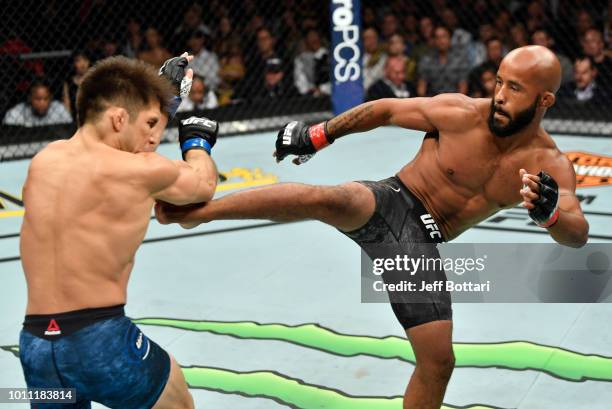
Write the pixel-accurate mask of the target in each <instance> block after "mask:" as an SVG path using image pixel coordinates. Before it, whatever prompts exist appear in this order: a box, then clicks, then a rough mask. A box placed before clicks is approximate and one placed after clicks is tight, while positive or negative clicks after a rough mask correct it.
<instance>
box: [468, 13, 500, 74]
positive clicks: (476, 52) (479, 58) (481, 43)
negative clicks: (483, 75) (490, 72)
mask: <svg viewBox="0 0 612 409" xmlns="http://www.w3.org/2000/svg"><path fill="white" fill-rule="evenodd" d="M493 37H495V28H494V27H493V24H491V23H483V24H481V25H480V26H479V27H478V40H476V41H472V43H471V44H470V45H469V46H468V54H469V59H470V61H471V62H472V66H474V67H476V66H478V65H480V64H482V63H483V62H485V61H486V60H487V46H486V44H487V41H489V40H490V39H491V38H493Z"/></svg>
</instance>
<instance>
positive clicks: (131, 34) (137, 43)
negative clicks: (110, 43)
mask: <svg viewBox="0 0 612 409" xmlns="http://www.w3.org/2000/svg"><path fill="white" fill-rule="evenodd" d="M141 48H142V30H141V27H140V22H139V21H138V20H136V19H135V18H133V17H132V18H130V19H129V21H128V24H127V38H126V40H125V43H124V44H123V51H122V53H123V55H125V56H126V57H129V58H136V56H137V55H138V53H139V52H140V50H141Z"/></svg>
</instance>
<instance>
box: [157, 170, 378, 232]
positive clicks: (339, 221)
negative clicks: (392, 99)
mask: <svg viewBox="0 0 612 409" xmlns="http://www.w3.org/2000/svg"><path fill="white" fill-rule="evenodd" d="M374 208H375V201H374V195H373V193H372V191H371V190H370V189H368V188H367V187H365V186H363V185H362V184H360V183H356V182H351V183H346V184H343V185H339V186H313V185H304V184H299V183H281V184H277V185H272V186H265V187H261V188H256V189H249V190H245V191H242V192H238V193H234V194H231V195H228V196H225V197H222V198H220V199H216V200H213V201H211V202H208V203H206V204H204V205H194V206H190V207H181V208H178V207H174V206H170V205H165V204H158V205H157V206H156V215H157V218H158V220H159V221H160V223H171V222H180V223H181V224H187V225H188V224H191V223H203V222H209V221H212V220H223V219H267V220H274V221H279V222H288V221H297V220H307V219H313V220H320V221H322V222H324V223H327V224H330V225H332V226H334V227H337V228H338V229H340V230H343V231H351V230H355V229H357V228H359V227H361V226H363V225H364V224H366V223H367V221H368V220H369V219H370V217H371V216H372V213H373V212H374Z"/></svg>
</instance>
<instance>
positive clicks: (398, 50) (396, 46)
mask: <svg viewBox="0 0 612 409" xmlns="http://www.w3.org/2000/svg"><path fill="white" fill-rule="evenodd" d="M387 54H388V55H389V56H390V57H391V56H401V57H404V59H405V60H406V80H407V81H414V78H415V74H416V62H415V61H414V60H413V59H412V58H409V57H407V56H406V43H405V42H404V37H403V36H402V35H401V34H393V35H392V36H391V38H390V39H389V43H388V47H387Z"/></svg>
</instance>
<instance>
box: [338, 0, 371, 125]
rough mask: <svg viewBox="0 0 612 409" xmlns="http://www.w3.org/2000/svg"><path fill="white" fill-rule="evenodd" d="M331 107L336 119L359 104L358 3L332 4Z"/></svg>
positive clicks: (341, 1) (357, 0) (341, 0)
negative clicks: (336, 116)
mask: <svg viewBox="0 0 612 409" xmlns="http://www.w3.org/2000/svg"><path fill="white" fill-rule="evenodd" d="M330 7H331V10H330V20H331V21H330V26H331V39H332V44H331V79H332V104H333V109H334V114H335V115H338V114H340V113H342V112H344V111H346V110H348V109H350V108H352V107H354V106H356V105H359V104H361V103H362V102H363V79H362V78H363V69H362V46H361V5H360V0H332V1H331V3H330Z"/></svg>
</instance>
